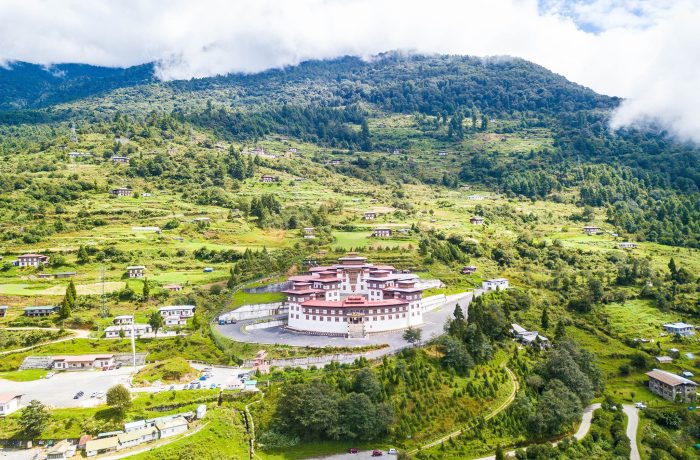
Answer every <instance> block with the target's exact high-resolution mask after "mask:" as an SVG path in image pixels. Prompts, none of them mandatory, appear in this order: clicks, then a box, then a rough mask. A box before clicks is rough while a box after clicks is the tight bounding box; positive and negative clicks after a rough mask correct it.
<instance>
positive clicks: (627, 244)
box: [617, 241, 637, 249]
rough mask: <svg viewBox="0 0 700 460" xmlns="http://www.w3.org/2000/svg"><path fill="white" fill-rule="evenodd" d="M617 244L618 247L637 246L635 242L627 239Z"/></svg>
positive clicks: (631, 247)
mask: <svg viewBox="0 0 700 460" xmlns="http://www.w3.org/2000/svg"><path fill="white" fill-rule="evenodd" d="M617 246H618V247H619V248H620V249H635V248H636V247H637V243H631V242H629V241H625V242H622V243H619V244H618V245H617Z"/></svg>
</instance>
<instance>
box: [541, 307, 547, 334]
mask: <svg viewBox="0 0 700 460" xmlns="http://www.w3.org/2000/svg"><path fill="white" fill-rule="evenodd" d="M540 324H542V329H544V330H547V329H549V313H548V311H547V307H544V308H543V309H542V318H541V319H540Z"/></svg>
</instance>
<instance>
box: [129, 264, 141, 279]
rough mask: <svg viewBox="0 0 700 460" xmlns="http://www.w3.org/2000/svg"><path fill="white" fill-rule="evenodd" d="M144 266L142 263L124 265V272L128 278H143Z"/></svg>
mask: <svg viewBox="0 0 700 460" xmlns="http://www.w3.org/2000/svg"><path fill="white" fill-rule="evenodd" d="M145 271H146V267H145V266H143V265H129V266H128V267H126V273H127V274H128V275H129V278H143V275H144V272H145Z"/></svg>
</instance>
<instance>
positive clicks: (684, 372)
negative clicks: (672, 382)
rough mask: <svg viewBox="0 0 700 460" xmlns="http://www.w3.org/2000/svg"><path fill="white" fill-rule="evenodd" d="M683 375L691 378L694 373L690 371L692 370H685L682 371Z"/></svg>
mask: <svg viewBox="0 0 700 460" xmlns="http://www.w3.org/2000/svg"><path fill="white" fill-rule="evenodd" d="M681 375H682V376H683V377H686V378H690V377H692V376H693V373H692V372H690V371H683V372H681Z"/></svg>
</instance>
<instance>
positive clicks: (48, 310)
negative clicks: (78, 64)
mask: <svg viewBox="0 0 700 460" xmlns="http://www.w3.org/2000/svg"><path fill="white" fill-rule="evenodd" d="M57 310H58V307H57V306H55V305H43V306H39V307H27V308H25V309H24V316H50V315H53V314H54V313H56V311H57Z"/></svg>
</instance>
